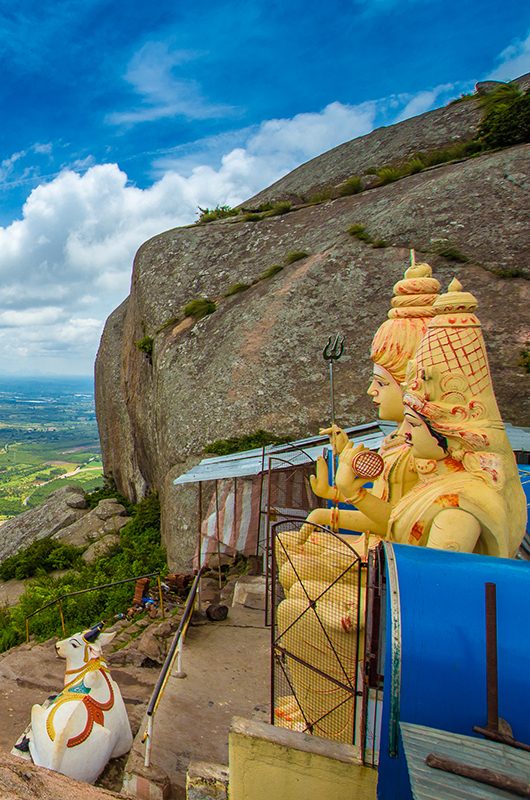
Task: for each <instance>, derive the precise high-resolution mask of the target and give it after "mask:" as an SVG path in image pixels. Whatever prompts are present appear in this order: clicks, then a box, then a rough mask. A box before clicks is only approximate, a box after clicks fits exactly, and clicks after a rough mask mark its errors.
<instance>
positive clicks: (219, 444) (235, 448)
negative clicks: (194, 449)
mask: <svg viewBox="0 0 530 800" xmlns="http://www.w3.org/2000/svg"><path fill="white" fill-rule="evenodd" d="M288 441H290V439H289V437H288V436H276V434H275V433H270V432H269V431H264V430H261V429H260V430H258V431H255V433H248V434H246V435H245V436H239V437H235V436H233V437H231V438H229V439H216V440H215V442H210V443H209V444H207V445H206V447H205V448H204V452H205V453H214V454H215V455H218V456H227V455H230V453H240V452H242V451H244V450H254V449H256V448H258V447H265V446H266V445H268V444H285V443H286V442H288Z"/></svg>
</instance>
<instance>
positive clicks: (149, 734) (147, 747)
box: [144, 716, 153, 767]
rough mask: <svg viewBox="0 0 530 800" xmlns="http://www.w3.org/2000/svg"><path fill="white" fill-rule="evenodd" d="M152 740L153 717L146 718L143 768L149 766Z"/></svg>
mask: <svg viewBox="0 0 530 800" xmlns="http://www.w3.org/2000/svg"><path fill="white" fill-rule="evenodd" d="M152 739H153V717H152V716H151V717H147V730H146V732H145V734H144V740H145V742H146V745H145V758H144V766H145V767H150V766H151V741H152Z"/></svg>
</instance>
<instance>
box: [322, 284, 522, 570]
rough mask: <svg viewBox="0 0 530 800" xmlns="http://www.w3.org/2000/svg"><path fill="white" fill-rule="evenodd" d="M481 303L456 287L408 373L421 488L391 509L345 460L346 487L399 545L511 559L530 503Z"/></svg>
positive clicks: (409, 417) (409, 419) (345, 457)
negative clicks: (494, 375) (502, 406)
mask: <svg viewBox="0 0 530 800" xmlns="http://www.w3.org/2000/svg"><path fill="white" fill-rule="evenodd" d="M476 305H477V301H476V299H475V298H474V297H473V295H472V294H470V293H469V292H464V291H462V286H461V284H460V283H459V282H458V281H457V280H454V281H452V283H451V285H450V286H449V291H448V293H447V294H445V295H442V296H441V297H439V298H438V299H437V300H436V301H435V303H434V308H435V311H436V313H437V315H436V317H434V319H433V320H432V321H431V322H430V323H429V325H428V327H427V332H426V334H425V336H424V337H423V339H422V341H421V344H420V347H419V349H418V352H417V354H416V358H415V360H414V361H412V362H411V363H410V365H409V369H408V372H407V381H406V389H405V395H404V403H405V425H406V437H407V439H408V440H409V441H410V444H411V451H412V453H413V455H414V460H415V464H416V469H417V471H418V476H419V481H418V483H417V484H416V485H415V486H414V487H413V488H412V489H411V490H410V492H408V493H407V494H406V495H404V496H403V497H402V498H401V500H400V501H399V502H398V503H397V504H395V505H393V506H392V505H391V504H390V503H388V502H385V501H384V500H383V499H381V498H375V497H373V496H369V495H368V493H367V492H366V491H365V490H364V489H363V488H362V486H361V485H360V483H361V482H360V481H359V479H358V478H357V477H356V476H355V474H354V473H353V470H352V469H351V466H350V464H351V453H352V448H351V446H347V447H345V448H344V450H343V451H342V453H341V455H340V464H339V469H338V471H337V477H336V480H337V486H338V487H339V489H340V491H341V492H342V493H343V494H344V495H345V496H346V497H349V498H350V500H351V502H355V504H356V505H358V506H359V508H361V509H362V511H363V512H364V513H366V514H367V516H369V518H370V520H371V524H372V529H373V530H374V531H375V532H376V533H378V534H379V535H380V536H383V537H385V538H388V539H390V540H392V541H395V542H401V543H407V544H416V545H424V546H428V547H436V548H443V549H448V550H459V551H462V552H469V553H473V552H474V553H482V554H487V555H492V556H502V557H505V558H511V557H513V556H514V555H515V553H516V552H517V549H518V547H519V544H520V542H521V540H522V538H523V535H524V530H525V524H526V502H525V497H524V492H523V489H522V486H521V482H520V479H519V476H518V473H517V467H516V464H515V458H514V455H513V451H512V449H511V446H510V444H509V441H508V438H507V436H506V432H505V430H504V425H503V423H502V420H501V416H500V413H499V409H498V406H497V402H496V399H495V394H494V391H493V385H492V381H491V374H490V370H489V365H488V359H487V355H486V348H485V345H484V339H483V337H482V333H481V329H480V322H479V320H478V319H477V317H476V316H475V314H474V313H473V312H474V310H475V308H476Z"/></svg>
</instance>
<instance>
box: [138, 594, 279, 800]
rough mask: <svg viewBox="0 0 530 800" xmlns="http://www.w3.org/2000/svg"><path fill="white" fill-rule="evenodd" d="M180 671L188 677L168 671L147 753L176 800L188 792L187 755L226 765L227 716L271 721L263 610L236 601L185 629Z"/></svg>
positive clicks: (141, 752)
mask: <svg viewBox="0 0 530 800" xmlns="http://www.w3.org/2000/svg"><path fill="white" fill-rule="evenodd" d="M183 670H184V672H185V673H186V677H185V678H177V677H175V675H174V674H173V675H172V676H171V677H170V679H169V681H168V684H167V686H166V690H165V692H164V695H163V697H162V700H161V702H160V705H159V707H158V711H157V713H156V717H155V722H154V733H153V745H152V750H151V762H152V765H153V775H154V774H155V773H156V772H157V771H160V770H162V771H163V772H165V773H166V774H167V775H168V776H169V779H170V782H171V790H172V795H171V796H172V798H174V800H181V798H184V797H185V786H186V770H187V767H188V764H189V763H190V761H191V760H194V761H197V760H199V761H211V762H217V763H220V764H227V763H228V731H229V728H230V724H231V721H232V717H234V716H242V717H247V718H248V717H253V718H255V719H260V720H264V721H268V719H269V713H270V629H269V628H265V626H264V624H263V611H261V610H257V609H250V608H245V607H242V606H234V607H232V608H230V611H229V615H228V619H226V620H225V621H223V622H207V623H205V624H203V625H199V626H197V627H190V628H189V629H188V634H187V636H186V641H185V645H184V655H183ZM145 728H146V724H145V722H144V723H142V725H140V730H139V732H138V735H137V737H136V739H135V742H134V745H133V752H132V755H131V757H130V760H129V764H130V769H132V770H133V771H134V763H135V762H136V763H138V761H139V759H140V758H141V760H142V761H143V757H144V753H145V745H143V744H142V743H141V738H142V735H143V733H144V731H145ZM127 772H129V768H127V767H126V773H127ZM147 773H148V771H147ZM143 774H144V775H145V774H146V772H144V773H143Z"/></svg>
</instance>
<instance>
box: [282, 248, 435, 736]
mask: <svg viewBox="0 0 530 800" xmlns="http://www.w3.org/2000/svg"><path fill="white" fill-rule="evenodd" d="M439 288H440V284H439V282H438V281H437V280H435V279H434V278H433V277H432V270H431V267H430V266H429V265H428V264H417V263H416V261H415V256H414V251H411V265H410V267H409V269H407V270H406V272H405V276H404V279H402V280H400V281H399V282H398V283H396V284H395V286H394V297H393V299H392V307H391V309H390V311H389V313H388V319H387V320H385V322H383V324H382V325H381V326H380V327H379V329H378V330H377V332H376V334H375V336H374V339H373V341H372V347H371V354H370V355H371V358H372V361H373V362H374V367H373V377H372V382H371V384H370V386H369V388H368V394H369V395H370V396H371V397H372V399H373V401H374V403H375V405H376V406H377V408H378V412H379V416H380V418H382V419H385V420H391V421H395V422H397V423H399V427H398V429H397V431H396V432H394V433H392V434H391V435H390V436H387V437H386V438H385V439H384V441H383V443H382V446H381V448H380V450H379V453H380V455H381V456H382V460H383V464H384V467H383V471H382V473H381V475H380V476H379V477H378V478H377V479H376V481H375V483H374V486H373V489H372V490H371V491H372V492H373V494H374V496H376V497H377V498H381V499H382V500H384V501H388V502H390V503H392V504H393V503H397V502H398V501H399V500H400V498H401V497H402V496H403V495H404V494H406V493H407V492H408V491H409V490H410V489H411V488H412V487H413V486H414V484H415V483H416V481H417V473H416V471H415V469H414V465H413V459H412V457H411V448H410V446H409V444H408V443H407V442H406V440H405V436H404V432H403V395H402V391H403V389H402V386H403V381H404V379H405V371H406V367H407V363H408V361H409V360H410V359H411V358H412V357H413V356H414V355H415V353H416V350H417V347H418V345H419V342H420V340H421V337H422V336H423V334H424V333H425V331H426V327H427V321H428V320H429V318H431V317H432V316H434V314H435V312H434V310H433V303H434V301H435V299H436V297H437V293H438V291H439ZM323 432H324V433H329V434H330V438H331V440H332V444H333V447H334V451H335V452H340V451H341V450H342V449H343V448H344V447H345V445H346V444H347V443H348V438H347V436H346V434H345V433H344V432H343V431H341V430H340V429H338V428H333V429H326V430H324V431H323ZM350 452H351V453H353V452H355V451H350ZM350 463H351V458H350ZM312 488H313V490H314V491H315V493H316V494H317V495H318V496H320V497H324V498H327V499H331V500H333V501H334V502H335V503H336V502H338V501H342V502H344V498H343V497H341V496H340V494H339V493H338V491H337V489H336V487H330V486H329V484H328V477H327V465H326V463H325V461H324V459H319V460H318V462H317V475H316V477H314V478H313V479H312ZM315 524H318V525H328V526H330V527H332V528H334V529H336V528H337V527H338V526H340V528H343V529H346V530H351V531H356V532H357V533H362V534H363V535H361V536H359V535H357V536H352V535H347V536H345V542H344V543H343V542H342V541H341V539H340V538H338V537H336V536H333V535H332V534H329V533H326V532H324V531H321V530H315ZM371 528H372V523H371V520H370V519H369V517H367V516H366V515H365V514H363V513H362V512H361V511H357V510H346V509H340V510H338V509H337V508H332V509H316V510H315V511H313V512H312V513H311V514H310V515H309V516H308V518H307V522H306V524H304V525H302V526H301V528H300V530H298V531H290V532H284V533H282V534H280V535H279V536H278V539H277V546H276V559H277V563H278V566H279V579H280V583H281V584H282V587H283V590H284V593H285V600H284V601H283V602H282V603H281V604H280V606H279V608H278V630H279V631H280V632H283V633H282V642H283V644H285V645H286V646H287V649H289V650H290V651H291V652H294V653H296V652H299V653H302V652H303V651H305V650H306V649H307V643H308V642H309V643H310V649H311V661H312V664H313V666H317V668H318V669H320V670H322V671H323V672H325V673H327V674H329V675H331V676H332V678H335V681H336V682H338V683H335V684H333V682H331V683H330V682H327V681H326V680H323V679H320V678H319V677H318V675H317V673H315V672H314V670H311V669H308V668H307V667H305V666H304V665H303V664H301V663H300V662H297V661H296V660H295V659H292V660H290V661H289V665H288V669H289V675H290V682H291V684H292V686H293V688H294V690H295V693H296V697H297V700H295V699H294V697H293V696H292V695H287V696H285V697H284V698H282V699H280V700H278V702H277V703H276V709H275V712H276V722H277V724H281V725H284V726H286V727H291V728H295V729H300V730H304V729H306V727H307V720H308V719H311V720H318V721H317V723H316V724H315V725H314V726H313V732H314V733H316V734H318V735H321V736H326V737H327V738H333V739H337V740H339V741H345V742H351V741H353V728H354V725H355V720H354V710H353V708H352V702H351V695H349V694H348V691H347V690H346V691H344V690H342V689H341V688H340V686H339V684H340V682H341V681H343V680H344V675H345V674H347V675H348V676H350V679H353V678H354V676H355V675H356V673H357V664H358V661H359V659H360V658H361V657H362V653H361V652H357V651H356V649H355V648H353V646H352V644H353V642H354V640H356V633H357V631H358V630H359V628H360V627H362V626H363V625H364V613H363V608H362V605H363V603H364V591H363V588H364V579H365V576H366V573H365V571H364V570H363V572H362V573H361V575H360V578H359V571H358V570H357V569H356V568H355V564H356V563H358V555H357V553H356V552H354V551H352V549H351V548H352V547H353V548H356V550H358V551H359V552H360V553H362V554H363V555H364V556H365V555H366V551H367V547H368V542H369V532H370V530H371ZM371 541H372V544H373V545H375V544H376V543H377V541H379V539H378V538H377V537H372V538H371ZM330 584H332V585H331V587H330ZM353 584H355V587H354V586H353ZM311 603H313V605H312V606H311V607H310V608H308V605H311ZM294 620H298V621H297V622H296V624H293V622H294ZM330 643H332V647H331V646H330Z"/></svg>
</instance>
